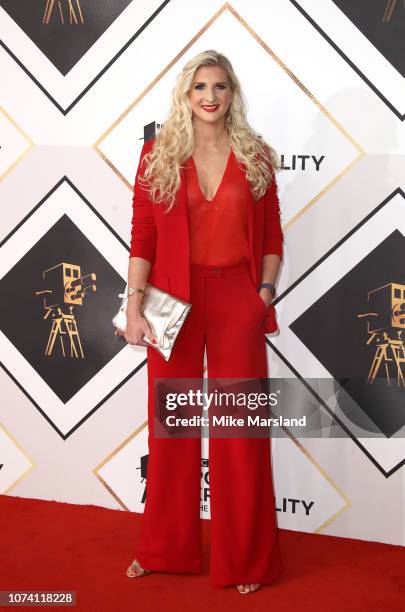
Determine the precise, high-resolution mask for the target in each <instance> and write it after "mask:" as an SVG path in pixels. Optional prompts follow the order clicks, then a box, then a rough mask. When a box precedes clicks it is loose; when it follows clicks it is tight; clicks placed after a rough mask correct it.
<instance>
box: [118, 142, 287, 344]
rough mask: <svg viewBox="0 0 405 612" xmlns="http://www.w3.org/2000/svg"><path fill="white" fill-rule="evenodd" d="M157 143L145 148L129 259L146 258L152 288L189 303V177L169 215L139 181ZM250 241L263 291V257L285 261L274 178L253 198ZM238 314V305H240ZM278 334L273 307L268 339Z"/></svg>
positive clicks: (254, 276)
mask: <svg viewBox="0 0 405 612" xmlns="http://www.w3.org/2000/svg"><path fill="white" fill-rule="evenodd" d="M153 143H154V139H151V140H148V141H147V142H145V143H144V145H143V148H142V152H141V156H140V161H139V165H138V169H137V173H136V178H135V184H134V195H133V200H132V206H133V212H132V231H131V249H130V253H129V257H135V256H136V257H142V258H144V259H147V260H148V261H150V262H151V264H152V266H151V269H150V273H149V276H148V282H149V283H150V284H152V285H155V286H156V287H159V288H161V289H163V290H164V291H168V292H169V293H172V294H173V295H175V296H176V297H178V298H180V299H183V300H185V301H187V302H189V301H190V257H189V256H190V252H189V240H190V235H189V226H188V214H187V187H186V173H185V171H184V170H181V171H180V173H181V174H180V175H181V186H180V188H179V190H178V191H177V194H176V198H175V203H174V206H173V208H172V209H171V210H170V212H169V213H166V214H164V213H163V210H164V208H165V205H164V204H161V203H160V204H155V203H152V202H151V200H150V199H149V197H148V193H147V191H146V190H145V189H143V188H142V187H141V185H140V183H139V181H138V174H139V173H140V171H141V170H143V164H142V162H143V156H144V155H145V154H146V153H148V152H149V151H150V150H151V149H152V147H153ZM248 238H249V246H250V272H251V275H252V279H253V281H254V283H255V286H256V287H257V288H259V286H260V282H261V278H262V276H261V275H262V264H263V255H266V254H268V253H276V254H278V255H280V257H282V256H283V233H282V229H281V223H280V207H279V200H278V195H277V183H276V180H275V177H273V181H272V184H271V186H270V187H269V188H268V189H267V191H266V193H265V194H264V195H263V196H262V197H261V198H260V199H259V200H257V201H255V200H254V199H253V196H252V197H251V199H250V201H249V204H248ZM235 307H236V308H237V305H235ZM277 329H278V325H277V320H276V313H275V308H274V305H273V304H270V305H269V307H268V310H267V315H266V318H265V329H264V331H265V333H270V332H274V331H276V330H277Z"/></svg>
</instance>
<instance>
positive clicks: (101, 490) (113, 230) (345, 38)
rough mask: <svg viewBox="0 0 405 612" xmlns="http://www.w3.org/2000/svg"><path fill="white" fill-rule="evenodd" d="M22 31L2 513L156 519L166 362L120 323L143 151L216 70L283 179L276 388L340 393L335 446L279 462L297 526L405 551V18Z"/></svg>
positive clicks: (217, 5)
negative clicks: (152, 470)
mask: <svg viewBox="0 0 405 612" xmlns="http://www.w3.org/2000/svg"><path fill="white" fill-rule="evenodd" d="M0 24H1V50H0V70H1V74H2V77H3V78H2V82H3V87H2V93H1V99H0V105H1V106H0V111H1V112H0V177H1V182H0V200H1V207H2V224H1V227H0V232H1V235H0V240H1V250H0V291H1V295H2V300H1V303H0V352H1V365H2V368H1V370H0V378H1V380H0V384H1V388H2V399H1V404H0V465H1V469H0V491H1V492H2V493H7V494H9V495H18V496H26V497H38V496H41V497H45V498H47V499H58V500H60V501H68V502H75V503H86V504H89V503H90V504H99V505H103V506H106V507H112V508H117V509H122V510H128V511H135V512H143V508H144V502H145V495H146V488H147V479H146V473H147V463H148V447H147V427H146V417H147V380H146V351H145V349H144V348H142V347H129V346H127V345H126V344H125V343H124V342H123V341H122V340H120V339H119V338H117V337H116V336H115V335H114V331H113V327H112V325H111V319H112V316H113V314H114V312H115V310H116V309H117V308H118V304H119V299H118V293H120V292H121V290H122V289H123V287H124V284H125V282H126V274H127V264H128V247H129V237H130V219H131V212H132V211H131V199H132V194H131V189H132V184H133V180H134V176H135V171H136V167H137V164H138V160H139V153H140V150H141V146H142V143H143V142H144V140H147V139H149V138H150V137H152V136H154V135H155V134H156V132H157V130H159V128H160V126H161V124H162V123H163V122H164V121H165V118H166V115H167V111H168V105H169V100H170V92H171V90H172V88H173V86H174V83H175V78H176V75H177V74H178V73H179V71H180V70H181V67H182V66H183V64H184V63H185V62H186V61H187V60H188V59H189V58H190V57H192V56H193V55H195V54H196V53H198V52H200V51H203V50H204V49H209V48H214V49H218V50H219V51H221V52H223V53H225V54H226V55H228V57H229V58H230V59H231V61H232V63H233V65H234V68H235V70H236V72H237V74H238V75H239V78H240V80H241V82H242V85H243V89H244V92H245V95H246V98H247V100H248V112H249V121H250V122H251V124H252V125H253V126H254V127H255V129H256V130H257V131H258V132H260V133H262V134H263V136H264V137H265V138H266V139H267V140H268V141H269V142H270V143H271V144H272V145H273V146H274V147H275V148H276V149H277V151H278V152H279V154H280V156H281V159H282V163H283V171H282V172H281V173H280V174H279V176H278V182H279V193H280V203H281V218H282V223H283V229H284V234H285V257H284V260H283V265H282V269H281V273H280V278H279V283H278V289H279V290H278V294H279V296H278V298H277V300H276V309H277V319H278V322H279V327H280V332H279V333H278V334H277V335H268V336H267V345H268V360H269V371H270V375H271V376H274V377H298V378H299V379H301V380H303V379H306V380H308V379H310V378H314V379H315V378H329V379H330V380H331V383H332V385H333V386H334V389H335V393H333V394H332V396H329V397H323V396H322V394H320V393H319V390H318V389H316V388H312V387H311V386H310V388H309V389H308V390H309V392H310V393H311V394H312V395H313V398H314V401H316V402H317V404H318V405H319V408H320V410H321V413H322V414H324V415H325V416H326V417H328V419H329V420H331V422H332V426H331V430H330V436H331V437H330V438H329V439H327V440H324V439H320V440H319V439H309V438H306V439H302V440H298V439H297V438H295V437H294V436H293V435H292V433H291V432H289V431H288V429H286V430H285V434H286V435H285V436H284V437H283V438H279V439H274V440H273V444H272V447H273V451H272V452H273V470H274V484H275V493H276V507H277V511H278V523H279V526H280V527H281V528H283V527H285V528H288V529H295V530H300V531H316V532H323V533H330V534H333V535H341V536H349V537H360V538H364V539H370V540H378V541H382V542H388V543H394V544H404V543H405V541H404V535H403V529H402V521H403V519H402V516H401V507H402V506H401V504H402V491H401V487H399V486H398V477H401V476H402V478H403V474H404V471H403V470H404V464H405V443H404V436H403V433H404V430H405V422H404V412H403V406H404V396H405V386H402V387H401V385H400V384H399V385H397V386H395V385H394V382H399V383H400V382H401V380H403V378H404V375H405V361H404V360H403V359H402V358H401V355H402V354H403V353H402V352H401V351H404V348H403V347H404V340H405V339H404V336H405V332H404V328H405V314H404V311H405V306H404V304H405V276H404V261H405V223H404V219H405V192H404V173H403V168H404V161H405V157H404V156H405V137H404V123H403V120H404V117H405V106H404V100H405V91H404V78H403V77H404V69H405V66H404V57H405V48H404V41H405V7H404V5H403V3H402V2H399V1H398V2H396V1H395V0H375V1H374V2H372V3H370V2H368V1H367V0H359V1H358V2H356V3H353V2H350V1H349V0H323V1H322V2H319V1H318V0H269V1H268V2H261V1H260V0H249V2H248V1H247V0H235V1H234V2H232V3H223V2H220V1H217V0H206V2H204V3H203V4H201V3H198V4H197V3H192V2H187V1H186V0H166V1H165V2H160V1H159V0H120V1H116V2H113V3H100V2H95V1H94V0H74V1H72V2H67V1H65V0H59V1H55V2H52V1H51V0H43V1H38V2H31V1H30V0H21V1H20V2H15V1H11V0H1V1H0ZM173 32H175V36H173ZM66 286H68V287H69V293H68V294H66V293H65V289H64V288H65V287H66ZM66 295H69V299H66ZM63 330H64V331H65V334H64V335H63V334H62V333H61V331H63ZM404 358H405V353H404ZM207 374H208V375H209V372H207ZM374 379H375V380H376V383H378V384H375V385H374V386H373V385H372V384H370V381H374ZM349 412H350V415H351V417H352V416H353V414H356V423H355V425H356V430H355V429H354V428H353V423H352V421H351V420H349V418H348V414H349ZM359 431H360V432H361V435H359ZM339 433H340V434H341V435H339ZM370 433H372V434H374V436H370ZM363 434H364V435H363ZM51 457H52V459H51ZM67 463H69V466H70V469H69V471H68V472H66V471H64V477H63V483H61V480H60V479H61V477H60V474H61V470H62V468H63V466H65V465H66V464H67ZM394 474H395V478H393V475H394ZM359 483H361V484H360V485H359ZM39 491H40V493H38V492H39ZM375 496H379V497H380V498H384V500H385V504H388V505H389V506H390V508H391V512H392V515H391V525H390V526H389V527H388V526H387V524H386V521H385V520H384V519H383V517H382V516H381V515H380V510H379V505H378V504H370V503H369V500H370V498H372V497H373V498H374V497H375ZM201 516H202V517H204V518H209V516H210V505H209V445H208V444H207V441H206V440H204V441H203V444H202V458H201ZM343 517H344V518H343ZM393 525H394V527H393Z"/></svg>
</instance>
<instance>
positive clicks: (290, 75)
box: [92, 2, 366, 231]
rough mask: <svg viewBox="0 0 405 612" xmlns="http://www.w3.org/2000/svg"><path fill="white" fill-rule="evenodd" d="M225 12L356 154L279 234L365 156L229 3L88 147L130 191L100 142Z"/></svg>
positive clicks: (359, 147)
mask: <svg viewBox="0 0 405 612" xmlns="http://www.w3.org/2000/svg"><path fill="white" fill-rule="evenodd" d="M226 10H228V11H229V12H230V13H231V14H232V15H233V16H234V17H235V19H237V21H239V23H240V24H241V25H242V26H243V27H244V28H245V29H246V30H247V31H248V32H249V33H250V34H251V35H252V36H253V37H254V38H255V40H256V41H257V42H258V44H260V45H261V46H262V47H263V49H264V50H265V51H267V53H268V54H269V55H270V56H271V57H272V59H273V60H274V61H275V62H277V64H278V65H279V66H280V67H281V69H282V70H284V72H286V74H287V75H288V76H289V77H290V78H291V80H292V81H293V82H294V83H295V84H296V85H297V86H298V87H299V88H300V89H301V90H302V91H303V92H304V93H305V94H306V95H307V96H308V97H309V99H310V100H311V101H312V102H313V103H314V104H315V105H316V106H317V107H318V108H319V110H320V111H321V112H322V113H323V114H324V115H325V116H326V117H327V119H329V121H330V122H331V123H332V124H333V125H334V126H335V128H336V129H337V130H338V131H339V132H341V134H343V136H344V137H345V138H346V139H347V140H348V141H349V142H350V143H351V144H352V145H353V147H354V148H355V149H357V151H358V153H359V154H358V156H357V157H355V158H354V159H353V160H352V161H351V162H350V163H349V164H348V165H347V166H345V167H344V168H343V169H342V170H341V171H340V172H339V173H338V174H337V175H336V176H335V177H334V178H333V179H332V180H331V181H330V182H329V183H328V184H327V185H326V186H325V187H323V188H322V189H321V191H320V192H319V193H318V194H317V195H315V196H314V197H313V198H312V199H311V200H309V202H307V204H304V206H302V208H300V210H299V211H298V212H296V213H295V215H293V217H291V219H290V220H289V221H288V222H287V223H285V224H284V225H283V226H282V229H283V231H285V230H287V229H288V228H289V227H290V226H291V225H292V224H293V223H295V221H297V220H298V219H299V217H301V215H303V214H304V212H306V211H307V210H308V209H309V208H310V207H311V206H313V205H314V204H315V203H316V202H317V201H318V200H320V199H321V198H322V196H324V195H325V194H326V193H327V192H328V191H330V190H331V189H332V187H334V185H335V184H336V183H337V182H338V181H339V180H340V179H341V178H342V177H343V176H344V175H345V174H347V173H348V172H349V171H350V170H351V169H352V168H353V167H354V166H355V165H356V164H357V163H358V162H359V161H360V160H361V159H362V158H363V157H364V156H365V155H366V152H365V151H364V150H363V148H362V147H361V146H360V144H359V143H358V142H357V141H356V140H355V139H354V137H353V136H352V135H351V134H349V132H348V131H347V130H346V129H345V128H344V127H343V126H342V125H340V123H339V122H338V121H337V119H335V117H333V115H332V114H331V113H330V112H329V111H328V110H327V109H326V108H325V107H324V106H323V105H322V104H321V102H319V100H317V98H316V97H315V96H314V95H313V94H312V93H311V92H310V91H309V89H307V87H305V85H304V84H303V83H302V82H301V81H300V80H299V79H298V77H297V76H296V75H295V74H294V73H293V72H292V71H291V70H290V69H289V68H287V66H286V65H285V64H284V62H283V61H282V60H281V59H280V58H279V57H278V56H277V55H276V54H275V53H274V51H272V50H271V49H270V47H269V46H268V45H267V44H266V43H265V42H264V40H263V39H262V38H260V36H259V35H258V34H257V33H256V32H255V31H254V30H253V28H251V27H250V26H249V24H248V23H247V22H246V21H245V20H244V19H243V17H241V16H240V15H239V13H238V12H237V11H236V10H235V9H234V8H233V7H232V6H231V5H230V4H229V2H225V4H223V5H222V7H221V8H220V9H219V10H218V11H217V12H216V13H215V14H214V15H213V16H212V17H211V18H210V19H209V20H208V21H207V23H206V24H205V25H204V26H203V27H202V28H201V29H200V30H199V31H198V32H197V34H195V36H193V38H192V39H191V40H190V41H189V42H188V43H187V44H186V45H185V47H183V49H182V50H181V51H180V52H179V53H178V54H177V55H176V56H175V57H174V59H172V60H171V62H169V64H167V66H166V67H165V68H164V69H163V70H162V71H161V72H160V73H159V74H158V76H157V77H155V79H153V81H152V82H151V83H149V85H148V86H147V87H146V88H145V89H144V90H143V91H142V92H141V93H140V95H139V96H137V98H135V100H134V101H133V102H132V103H131V104H130V105H129V106H128V108H127V109H126V110H125V111H124V112H123V113H121V115H120V116H119V117H118V118H117V119H116V120H115V121H114V122H113V123H112V124H111V126H110V127H109V128H108V129H107V130H106V131H105V132H103V134H102V135H101V136H100V137H99V138H98V139H97V140H96V142H95V143H94V144H93V145H92V148H93V149H94V150H95V151H96V153H97V154H98V155H99V156H100V157H101V159H102V160H103V161H104V162H105V163H106V164H107V165H108V166H110V168H111V169H112V171H113V172H114V173H115V174H116V175H117V176H118V177H119V178H120V179H121V180H122V181H123V183H124V184H125V185H126V186H127V187H128V188H129V189H130V190H131V192H132V190H133V185H132V184H131V183H130V182H129V181H128V180H127V179H126V178H125V176H124V175H123V174H122V173H121V172H120V171H119V170H118V168H116V167H115V166H114V164H113V163H112V161H111V160H110V159H109V158H108V157H107V156H106V155H105V154H104V153H103V152H102V151H101V150H100V149H99V145H100V143H101V142H102V141H103V140H104V139H105V138H107V136H108V135H109V134H110V133H111V132H112V131H113V130H114V129H115V128H116V127H117V125H118V124H119V123H121V121H122V120H123V119H124V118H125V117H126V116H127V115H128V114H129V113H130V112H131V111H132V110H133V109H134V108H135V106H136V105H137V104H138V103H139V102H140V101H141V100H142V99H143V98H144V97H145V96H146V95H147V94H148V93H149V92H150V91H151V90H152V89H153V87H154V86H155V85H156V84H157V83H158V82H159V81H160V80H161V79H162V78H163V77H164V75H165V74H166V73H167V72H168V71H169V70H170V69H171V68H172V66H174V64H176V62H177V61H178V60H179V59H180V58H181V57H182V56H183V55H184V54H185V53H186V51H188V49H189V48H190V47H191V46H192V45H193V44H194V43H195V42H196V41H197V40H198V39H199V38H200V37H201V36H202V35H203V34H204V32H206V31H207V30H208V28H209V27H210V26H211V25H212V24H213V23H214V22H215V21H216V20H217V19H218V18H219V17H220V16H221V15H222V13H224V12H225V11H226Z"/></svg>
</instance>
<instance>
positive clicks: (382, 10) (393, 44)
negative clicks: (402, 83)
mask: <svg viewBox="0 0 405 612" xmlns="http://www.w3.org/2000/svg"><path fill="white" fill-rule="evenodd" d="M333 2H334V3H335V4H336V5H337V6H338V7H339V8H340V10H341V11H342V12H343V13H344V14H345V15H346V16H347V17H348V18H349V19H350V21H351V22H352V23H354V25H355V26H356V27H357V28H358V29H359V30H360V31H361V32H362V33H363V34H364V36H366V37H367V38H368V40H369V41H370V42H371V43H372V44H373V45H374V46H375V47H376V48H377V49H378V50H379V52H380V53H381V54H382V55H383V56H384V57H385V59H386V60H388V61H389V62H390V64H392V66H393V67H394V68H395V69H396V70H398V72H399V73H400V74H401V75H402V76H403V77H404V76H405V4H404V2H403V0H372V2H370V0H355V1H354V0H333Z"/></svg>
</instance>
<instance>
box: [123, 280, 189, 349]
mask: <svg viewBox="0 0 405 612" xmlns="http://www.w3.org/2000/svg"><path fill="white" fill-rule="evenodd" d="M127 292H128V284H127V285H126V287H125V292H124V293H119V294H118V297H120V298H122V302H121V306H120V309H119V311H118V312H117V314H116V315H115V316H114V318H113V320H112V322H113V325H114V326H115V327H116V328H117V329H119V330H120V331H122V332H123V333H124V332H125V328H126V326H127V315H126V310H127V302H128V297H127ZM190 309H191V304H188V303H187V302H185V301H184V300H181V299H180V298H177V297H175V296H174V295H171V294H170V293H167V292H166V291H163V290H162V289H159V288H158V287H155V286H153V285H151V284H149V283H146V285H145V293H144V294H143V297H142V302H141V314H142V316H143V317H144V318H145V319H146V321H147V323H148V325H149V327H150V329H151V331H152V333H153V334H154V336H155V338H156V339H157V342H156V343H153V342H151V341H150V340H149V339H148V337H147V336H146V335H144V336H143V338H142V340H143V341H144V342H146V343H147V344H149V346H153V348H155V349H156V350H157V351H158V352H159V353H160V354H161V355H162V356H163V358H164V359H165V360H166V361H168V360H169V358H170V355H171V353H172V350H173V347H174V343H175V342H176V338H177V336H178V333H179V331H180V329H181V328H182V326H183V324H184V322H185V320H186V318H187V315H188V313H189V312H190Z"/></svg>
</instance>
